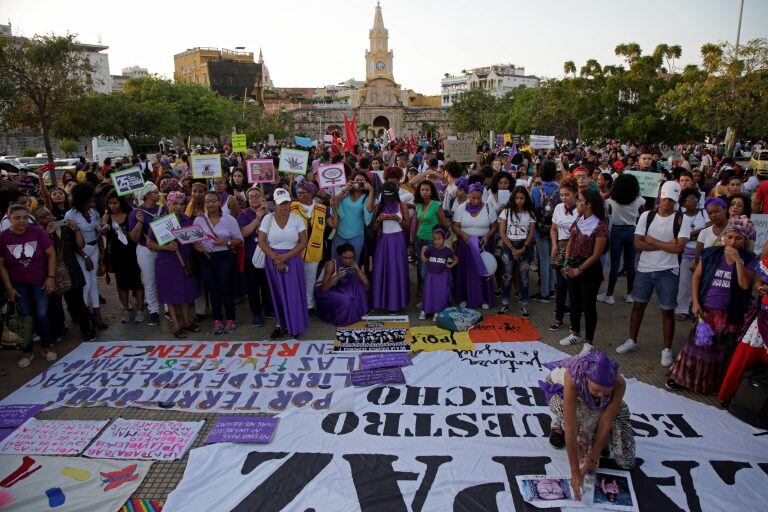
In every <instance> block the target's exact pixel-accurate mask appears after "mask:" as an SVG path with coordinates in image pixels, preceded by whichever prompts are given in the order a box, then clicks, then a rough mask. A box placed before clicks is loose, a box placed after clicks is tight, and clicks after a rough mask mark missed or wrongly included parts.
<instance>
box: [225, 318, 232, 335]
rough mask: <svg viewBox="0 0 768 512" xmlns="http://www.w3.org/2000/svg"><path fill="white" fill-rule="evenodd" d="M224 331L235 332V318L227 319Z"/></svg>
mask: <svg viewBox="0 0 768 512" xmlns="http://www.w3.org/2000/svg"><path fill="white" fill-rule="evenodd" d="M224 332H225V333H226V334H229V333H231V332H235V322H234V321H233V320H227V323H226V324H224Z"/></svg>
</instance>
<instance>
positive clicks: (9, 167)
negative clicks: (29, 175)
mask: <svg viewBox="0 0 768 512" xmlns="http://www.w3.org/2000/svg"><path fill="white" fill-rule="evenodd" d="M0 171H3V172H4V173H6V174H8V175H11V176H13V175H16V174H19V167H17V166H16V165H14V164H13V163H12V161H10V160H0Z"/></svg>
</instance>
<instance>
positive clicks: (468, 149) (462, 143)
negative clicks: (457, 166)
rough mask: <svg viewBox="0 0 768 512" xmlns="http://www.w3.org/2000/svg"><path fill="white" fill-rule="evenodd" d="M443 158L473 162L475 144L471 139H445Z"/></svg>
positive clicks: (475, 149) (475, 153)
mask: <svg viewBox="0 0 768 512" xmlns="http://www.w3.org/2000/svg"><path fill="white" fill-rule="evenodd" d="M444 145H445V160H446V161H447V160H456V161H457V162H474V161H475V157H476V156H477V144H475V141H473V140H446V141H445V142H444Z"/></svg>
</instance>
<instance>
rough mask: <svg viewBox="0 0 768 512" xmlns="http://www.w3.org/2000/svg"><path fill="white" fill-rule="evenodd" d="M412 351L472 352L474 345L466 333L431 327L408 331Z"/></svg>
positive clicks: (412, 328)
mask: <svg viewBox="0 0 768 512" xmlns="http://www.w3.org/2000/svg"><path fill="white" fill-rule="evenodd" d="M408 335H409V336H410V343H411V350H426V351H428V352H431V351H433V350H472V349H473V348H474V345H473V344H472V342H471V341H470V339H469V334H467V333H466V332H453V331H448V330H446V329H441V328H440V327H437V326H434V325H430V326H425V327H411V328H410V329H409V330H408Z"/></svg>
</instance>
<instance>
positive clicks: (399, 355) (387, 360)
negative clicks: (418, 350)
mask: <svg viewBox="0 0 768 512" xmlns="http://www.w3.org/2000/svg"><path fill="white" fill-rule="evenodd" d="M412 364H413V362H412V361H411V358H410V357H408V354H406V353H405V352H382V353H376V352H371V353H367V354H360V367H361V368H362V369H363V370H372V369H373V368H390V367H393V366H411V365H412Z"/></svg>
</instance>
